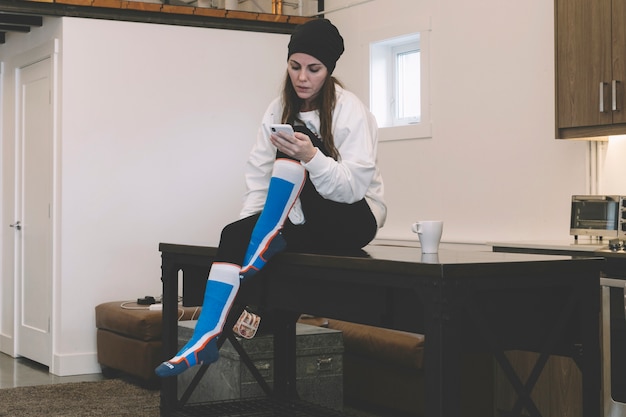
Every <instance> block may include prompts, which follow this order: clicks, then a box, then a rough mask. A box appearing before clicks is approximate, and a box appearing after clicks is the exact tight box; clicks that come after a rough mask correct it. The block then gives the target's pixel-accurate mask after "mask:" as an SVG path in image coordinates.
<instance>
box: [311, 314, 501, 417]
mask: <svg viewBox="0 0 626 417" xmlns="http://www.w3.org/2000/svg"><path fill="white" fill-rule="evenodd" d="M300 321H301V322H304V323H308V324H314V325H317V326H322V327H328V328H330V329H336V330H341V331H342V332H343V343H344V358H343V364H344V368H343V376H344V400H345V402H346V403H347V404H350V403H351V404H357V405H358V404H368V405H370V406H373V407H379V408H380V409H381V410H389V411H390V412H391V411H393V412H397V413H400V414H402V415H407V414H408V415H411V416H422V415H423V410H424V396H423V395H420V393H423V392H424V377H423V364H424V340H425V337H424V335H422V334H417V333H409V332H402V331H397V330H390V329H384V328H379V327H373V326H367V325H363V324H358V323H351V322H346V321H340V320H333V319H326V318H319V317H310V316H307V315H303V316H301V317H300ZM468 343H471V341H468ZM461 383H462V387H463V388H462V399H461V401H462V406H463V410H464V416H478V415H480V416H489V415H493V359H492V358H491V356H489V355H485V354H471V355H469V356H467V357H466V358H464V360H463V369H462V370H461ZM383 412H384V411H383Z"/></svg>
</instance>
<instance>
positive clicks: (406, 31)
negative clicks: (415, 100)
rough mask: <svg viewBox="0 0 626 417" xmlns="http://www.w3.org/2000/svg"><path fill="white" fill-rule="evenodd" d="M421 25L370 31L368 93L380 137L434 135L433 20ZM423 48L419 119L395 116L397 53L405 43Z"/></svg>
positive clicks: (400, 137)
mask: <svg viewBox="0 0 626 417" xmlns="http://www.w3.org/2000/svg"><path fill="white" fill-rule="evenodd" d="M418 27H421V28H422V29H417V30H416V27H415V26H413V27H412V28H407V27H394V28H387V29H385V30H380V31H378V32H376V33H369V34H368V36H366V37H367V38H368V39H367V40H366V41H367V42H368V43H367V44H368V45H369V54H368V65H367V67H368V69H369V74H368V80H369V82H368V88H369V91H368V95H369V98H370V110H371V111H372V112H373V113H374V114H375V115H376V118H377V121H378V123H379V141H381V142H384V141H393V140H406V139H424V138H430V137H432V123H431V118H430V85H429V83H430V74H429V68H430V32H431V29H430V21H428V23H427V24H424V25H419V26H418ZM416 43H417V44H418V45H419V50H420V94H421V97H420V120H419V121H416V120H404V121H400V120H395V117H394V113H395V111H393V110H392V107H391V103H393V96H394V94H395V93H394V91H395V82H396V80H397V76H396V73H395V57H396V54H397V53H398V52H399V51H400V50H401V48H402V47H403V46H404V45H409V46H411V47H414V45H416Z"/></svg>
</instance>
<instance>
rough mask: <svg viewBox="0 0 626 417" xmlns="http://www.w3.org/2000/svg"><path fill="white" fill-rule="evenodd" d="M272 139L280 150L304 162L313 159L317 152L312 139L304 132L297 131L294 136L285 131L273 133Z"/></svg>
mask: <svg viewBox="0 0 626 417" xmlns="http://www.w3.org/2000/svg"><path fill="white" fill-rule="evenodd" d="M270 140H271V141H272V144H273V145H274V146H276V148H278V150H279V151H281V152H282V153H284V154H285V155H287V156H290V157H292V158H294V159H297V160H299V161H302V162H304V163H307V162H309V161H310V160H311V159H313V157H314V156H315V153H316V152H317V148H316V147H315V146H313V143H311V139H309V137H308V136H307V135H305V134H304V133H300V132H295V133H294V135H293V136H290V135H288V134H286V133H283V132H278V133H272V134H271V135H270Z"/></svg>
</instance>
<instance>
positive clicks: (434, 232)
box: [411, 220, 443, 253]
mask: <svg viewBox="0 0 626 417" xmlns="http://www.w3.org/2000/svg"><path fill="white" fill-rule="evenodd" d="M411 230H413V232H414V233H417V237H419V240H420V245H421V247H422V253H437V252H439V242H440V241H441V233H442V232H443V222H442V221H441V220H424V221H419V222H416V223H413V225H412V226H411Z"/></svg>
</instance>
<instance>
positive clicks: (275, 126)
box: [270, 124, 293, 136]
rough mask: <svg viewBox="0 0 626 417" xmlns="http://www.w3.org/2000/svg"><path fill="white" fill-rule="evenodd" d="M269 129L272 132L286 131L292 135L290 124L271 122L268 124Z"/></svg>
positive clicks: (288, 134)
mask: <svg viewBox="0 0 626 417" xmlns="http://www.w3.org/2000/svg"><path fill="white" fill-rule="evenodd" d="M270 131H271V132H272V133H278V132H283V133H286V134H287V136H293V127H291V125H286V124H285V125H282V124H272V125H270Z"/></svg>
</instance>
